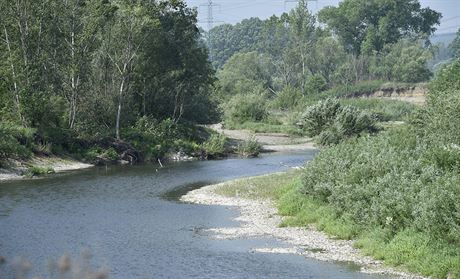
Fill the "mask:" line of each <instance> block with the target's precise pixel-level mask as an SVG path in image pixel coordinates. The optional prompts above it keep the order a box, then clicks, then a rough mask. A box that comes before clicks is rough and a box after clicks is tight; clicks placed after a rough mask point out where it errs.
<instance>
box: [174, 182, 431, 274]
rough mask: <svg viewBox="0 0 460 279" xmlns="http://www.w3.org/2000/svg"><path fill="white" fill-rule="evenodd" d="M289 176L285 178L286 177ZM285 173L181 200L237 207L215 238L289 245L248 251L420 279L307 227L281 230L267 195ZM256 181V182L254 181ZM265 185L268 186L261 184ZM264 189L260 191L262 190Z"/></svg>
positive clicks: (223, 185)
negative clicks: (232, 224) (231, 223)
mask: <svg viewBox="0 0 460 279" xmlns="http://www.w3.org/2000/svg"><path fill="white" fill-rule="evenodd" d="M289 177H290V176H288V178H289ZM285 178H286V174H275V175H268V176H261V177H255V178H249V179H240V180H234V181H231V182H226V183H220V184H215V185H211V186H206V187H203V188H201V189H198V190H193V191H191V192H189V193H187V194H186V195H184V196H183V197H182V198H181V201H183V202H187V203H196V204H203V205H220V206H226V207H234V208H237V209H238V211H239V212H240V216H239V217H237V218H236V219H235V220H236V221H238V222H239V224H240V225H239V226H238V227H232V228H212V229H209V232H210V233H212V234H213V235H214V237H215V238H217V239H240V238H243V239H244V238H253V237H264V236H270V237H274V238H276V239H278V240H281V241H283V242H285V243H287V244H288V247H287V248H281V249H280V248H276V249H267V248H257V247H254V248H253V249H252V250H251V252H255V253H276V254H286V253H288V254H297V255H302V256H305V257H307V258H314V259H318V260H322V261H338V262H347V263H353V264H356V265H358V266H359V268H360V271H361V272H364V273H371V274H386V275H390V276H394V277H397V278H410V279H419V278H424V277H421V276H418V275H413V274H409V273H406V272H403V271H400V270H397V269H394V268H390V267H387V266H384V265H383V263H382V262H381V261H377V260H374V259H372V258H371V257H367V256H363V255H362V253H360V251H359V250H358V249H355V248H354V247H353V241H350V240H337V239H333V238H331V237H329V236H327V235H326V234H325V233H323V232H320V231H318V230H317V229H315V227H314V226H310V227H309V228H293V227H280V224H281V223H282V221H283V217H281V216H279V215H278V210H277V208H276V205H275V203H274V201H273V200H272V199H270V198H269V197H270V196H273V195H276V192H278V191H279V184H278V185H276V184H277V183H276V182H279V181H277V180H280V179H281V180H284V179H285ZM256 180H258V181H256ZM264 181H266V182H268V181H271V183H269V185H267V187H263V186H261V185H263V183H261V182H264ZM262 187H263V188H262Z"/></svg>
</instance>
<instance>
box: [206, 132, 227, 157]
mask: <svg viewBox="0 0 460 279" xmlns="http://www.w3.org/2000/svg"><path fill="white" fill-rule="evenodd" d="M201 148H202V149H203V152H204V154H205V156H206V158H208V159H213V158H221V157H224V156H225V155H226V154H227V153H228V139H227V137H226V136H224V135H221V134H212V135H211V137H209V139H207V140H206V141H205V142H203V144H202V145H201Z"/></svg>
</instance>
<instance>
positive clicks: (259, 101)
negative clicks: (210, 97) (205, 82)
mask: <svg viewBox="0 0 460 279" xmlns="http://www.w3.org/2000/svg"><path fill="white" fill-rule="evenodd" d="M224 114H225V119H226V121H229V122H237V123H243V122H246V121H261V120H263V119H264V118H265V117H267V114H268V112H267V105H266V99H265V98H264V97H263V96H261V95H258V94H250V95H235V96H233V97H232V98H231V99H230V100H229V101H228V102H227V103H226V104H224Z"/></svg>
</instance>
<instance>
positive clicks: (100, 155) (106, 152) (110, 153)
mask: <svg viewBox="0 0 460 279" xmlns="http://www.w3.org/2000/svg"><path fill="white" fill-rule="evenodd" d="M85 158H86V160H88V161H90V162H97V161H103V162H106V163H108V162H115V161H117V160H118V159H119V156H118V153H117V151H116V150H115V149H113V147H109V148H103V147H100V146H95V147H92V148H90V149H89V150H88V151H87V152H86V153H85Z"/></svg>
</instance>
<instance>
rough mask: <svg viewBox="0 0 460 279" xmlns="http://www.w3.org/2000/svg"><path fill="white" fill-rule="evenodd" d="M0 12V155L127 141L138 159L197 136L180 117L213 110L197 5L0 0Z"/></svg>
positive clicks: (99, 150) (204, 118)
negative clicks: (194, 7) (0, 20)
mask: <svg viewBox="0 0 460 279" xmlns="http://www.w3.org/2000/svg"><path fill="white" fill-rule="evenodd" d="M0 18H1V19H2V24H1V40H0V112H1V113H0V134H1V135H2V136H1V138H0V156H1V157H2V158H5V157H12V156H27V155H30V153H31V152H30V151H34V152H37V151H46V153H49V152H51V153H62V152H67V153H68V152H70V153H77V154H80V155H82V156H83V157H88V158H93V157H97V156H99V157H100V156H102V155H104V154H105V153H107V152H108V153H110V150H109V149H110V148H113V149H115V151H116V152H117V153H120V155H121V153H122V152H124V151H127V150H128V151H129V150H131V151H132V150H133V149H134V148H133V146H132V145H134V146H135V147H137V149H138V150H135V151H136V152H137V151H142V153H144V154H133V152H131V151H130V153H131V155H132V156H131V157H133V156H135V157H139V158H136V159H141V158H140V157H155V156H161V155H162V154H164V152H165V151H167V150H168V149H169V148H174V147H175V145H178V146H182V144H180V141H189V142H195V143H197V144H198V143H200V142H201V141H202V140H204V138H202V137H200V136H199V133H198V132H194V131H190V129H195V128H192V127H191V126H190V125H189V124H188V123H197V122H199V123H207V122H211V121H212V122H213V121H215V120H216V117H217V116H218V114H217V110H216V103H215V101H214V100H213V98H212V97H211V93H212V92H213V82H214V79H215V78H214V71H213V69H212V67H211V64H210V63H209V62H208V53H207V50H206V47H205V44H204V43H203V41H202V39H201V38H202V36H201V33H200V31H199V29H198V27H197V14H196V11H195V10H193V9H190V8H188V7H187V6H186V4H185V3H184V2H183V1H147V0H136V1H131V0H129V1H128V0H96V1H86V0H71V1H60V0H48V1H8V0H1V1H0ZM123 140H124V141H128V143H126V144H125V145H124V146H123V145H121V144H117V143H114V142H116V141H118V142H122V141H123ZM88 153H89V154H88ZM112 153H113V152H112ZM145 153H147V154H145ZM87 155H88V156H87ZM109 157H110V156H109ZM115 157H117V156H115ZM131 159H132V158H131Z"/></svg>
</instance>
